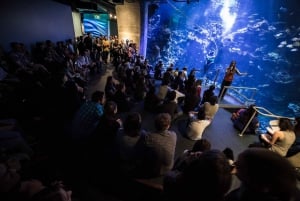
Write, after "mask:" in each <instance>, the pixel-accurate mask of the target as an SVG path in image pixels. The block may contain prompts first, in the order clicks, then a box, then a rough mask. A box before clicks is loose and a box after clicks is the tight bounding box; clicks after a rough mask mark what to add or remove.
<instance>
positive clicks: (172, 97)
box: [167, 90, 176, 101]
mask: <svg viewBox="0 0 300 201" xmlns="http://www.w3.org/2000/svg"><path fill="white" fill-rule="evenodd" d="M175 98H176V91H174V90H172V91H170V92H169V93H168V94H167V99H168V100H169V101H174V100H175Z"/></svg>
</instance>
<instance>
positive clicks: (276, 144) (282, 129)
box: [259, 118, 296, 156]
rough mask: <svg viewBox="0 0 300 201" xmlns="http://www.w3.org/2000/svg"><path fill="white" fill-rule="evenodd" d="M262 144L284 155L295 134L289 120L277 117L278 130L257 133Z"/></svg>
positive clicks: (293, 140)
mask: <svg viewBox="0 0 300 201" xmlns="http://www.w3.org/2000/svg"><path fill="white" fill-rule="evenodd" d="M259 139H260V141H261V142H262V145H263V146H264V147H266V148H268V149H269V150H271V151H273V152H276V153H278V154H279V155H281V156H286V154H287V152H288V150H289V148H290V147H291V146H292V144H293V143H294V142H295V139H296V136H295V132H294V128H293V125H292V124H291V121H290V120H289V119H287V118H280V119H279V130H278V131H275V132H274V133H273V134H272V133H265V134H261V135H259Z"/></svg>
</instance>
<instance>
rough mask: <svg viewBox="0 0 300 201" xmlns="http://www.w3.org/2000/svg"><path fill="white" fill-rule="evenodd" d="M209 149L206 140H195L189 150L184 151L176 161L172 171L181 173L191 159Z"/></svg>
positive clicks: (209, 146) (209, 145) (208, 143)
mask: <svg viewBox="0 0 300 201" xmlns="http://www.w3.org/2000/svg"><path fill="white" fill-rule="evenodd" d="M210 149H211V144H210V142H209V141H208V140H206V139H200V140H197V141H196V142H195V144H194V146H193V148H192V149H191V150H184V152H183V153H182V154H181V155H180V156H179V157H178V158H177V159H176V161H175V163H174V167H173V169H172V170H178V171H182V170H184V168H186V166H187V165H188V163H189V162H191V161H192V159H193V158H195V157H198V155H199V154H201V153H202V152H204V151H208V150H210Z"/></svg>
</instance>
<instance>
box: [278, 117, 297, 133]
mask: <svg viewBox="0 0 300 201" xmlns="http://www.w3.org/2000/svg"><path fill="white" fill-rule="evenodd" d="M278 126H279V128H280V130H281V131H292V130H294V128H293V125H292V123H291V120H290V119H288V118H280V119H279V124H278Z"/></svg>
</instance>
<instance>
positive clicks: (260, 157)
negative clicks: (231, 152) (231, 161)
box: [235, 147, 297, 201]
mask: <svg viewBox="0 0 300 201" xmlns="http://www.w3.org/2000/svg"><path fill="white" fill-rule="evenodd" d="M235 167H236V175H237V177H238V178H239V179H240V180H241V182H242V186H243V187H244V188H245V190H247V191H248V192H250V193H251V192H253V193H268V194H269V195H270V196H272V197H275V198H276V200H282V201H284V200H286V201H287V200H291V197H292V196H293V194H294V193H295V191H296V189H297V179H296V173H295V168H294V167H293V166H292V165H291V164H290V163H289V161H288V160H287V159H286V158H284V157H282V156H280V155H279V154H277V153H275V152H272V151H270V150H268V149H265V148H254V147H253V148H248V149H246V150H245V151H243V152H242V153H241V154H239V156H238V159H237V161H236V162H235Z"/></svg>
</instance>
